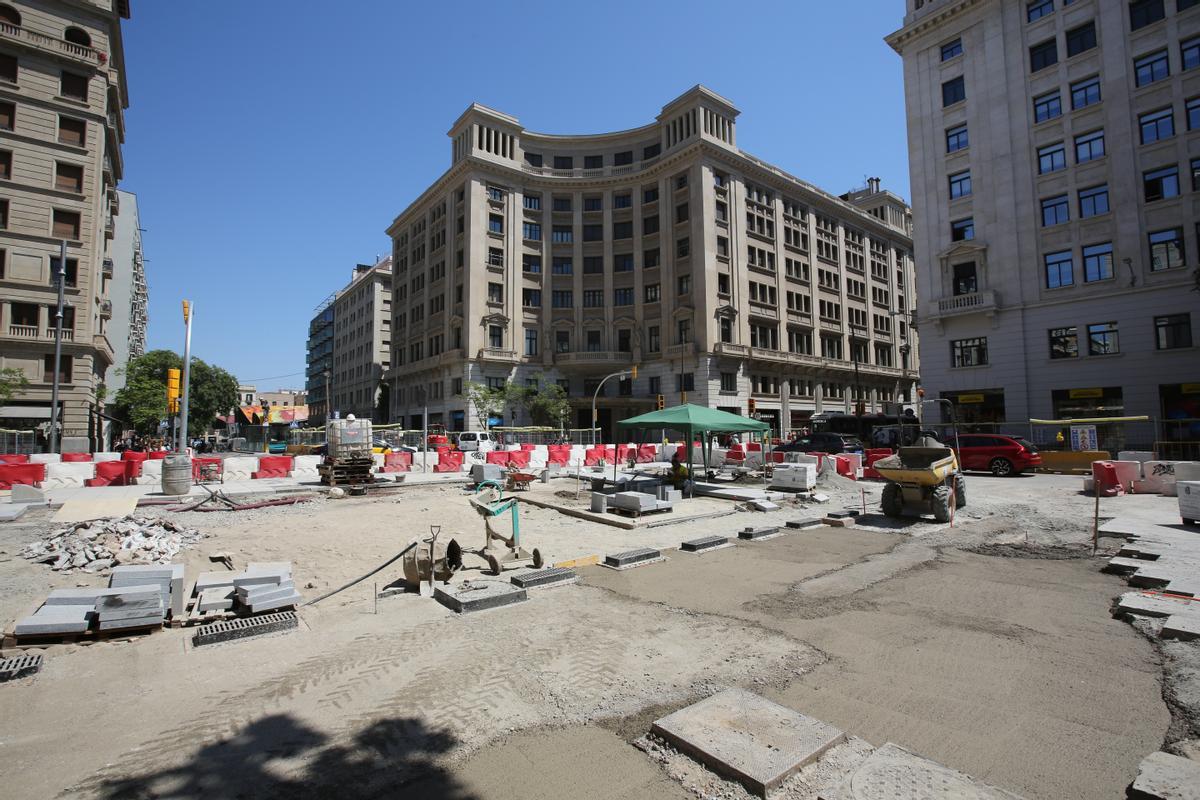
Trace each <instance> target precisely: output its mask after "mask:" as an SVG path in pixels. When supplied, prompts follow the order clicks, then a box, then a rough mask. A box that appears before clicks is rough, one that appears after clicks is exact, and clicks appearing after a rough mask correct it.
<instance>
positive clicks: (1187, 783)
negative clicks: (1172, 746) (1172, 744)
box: [1129, 751, 1200, 800]
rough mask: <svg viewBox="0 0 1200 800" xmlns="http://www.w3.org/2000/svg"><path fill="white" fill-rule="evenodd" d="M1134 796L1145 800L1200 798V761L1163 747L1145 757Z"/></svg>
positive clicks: (1199, 799) (1134, 785)
mask: <svg viewBox="0 0 1200 800" xmlns="http://www.w3.org/2000/svg"><path fill="white" fill-rule="evenodd" d="M1129 796H1130V797H1136V798H1141V800H1200V761H1192V760H1191V759H1188V758H1180V757H1179V756H1175V755H1171V754H1170V753H1164V752H1162V751H1159V752H1157V753H1151V754H1150V755H1148V756H1146V757H1145V758H1143V759H1142V763H1141V764H1139V765H1138V774H1137V777H1136V778H1134V780H1133V785H1132V786H1131V787H1130V792H1129Z"/></svg>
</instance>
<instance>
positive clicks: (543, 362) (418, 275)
mask: <svg viewBox="0 0 1200 800" xmlns="http://www.w3.org/2000/svg"><path fill="white" fill-rule="evenodd" d="M737 116H738V111H737V109H735V108H734V107H733V106H732V105H731V104H730V103H729V102H728V101H727V100H725V99H724V98H722V97H720V96H718V95H716V94H715V93H713V92H711V91H709V90H707V89H705V88H703V87H700V86H697V87H695V88H693V89H690V90H689V91H687V92H685V93H684V94H683V95H682V96H680V97H679V98H677V99H676V100H674V101H672V102H671V103H669V104H667V105H666V106H665V107H664V108H663V109H662V113H661V114H659V116H658V117H657V119H656V120H655V121H654V122H653V123H651V124H649V125H646V126H643V127H640V128H635V129H633V130H627V131H621V132H617V133H604V134H598V135H591V136H558V135H552V134H543V133H533V132H530V131H527V130H525V129H524V128H522V127H521V125H520V123H519V122H518V121H517V120H516V119H515V118H513V117H510V116H508V115H506V114H502V113H500V112H498V111H493V110H492V109H489V108H485V107H483V106H480V105H477V104H476V105H472V106H471V107H470V108H468V109H467V110H466V112H464V113H463V115H462V116H461V117H459V119H458V120H457V121H456V122H455V123H454V125H453V126H452V127H451V129H450V131H449V136H450V139H451V156H452V157H451V165H450V168H449V169H448V170H447V171H446V172H445V173H444V174H443V175H442V176H441V177H440V178H439V179H438V180H437V181H436V182H435V183H434V184H433V185H432V186H431V187H429V189H428V190H426V191H425V192H424V193H423V194H422V195H421V196H420V197H419V198H418V199H417V200H416V201H415V202H413V203H412V205H410V206H409V207H408V208H407V209H406V210H405V211H404V212H403V213H401V214H400V215H399V216H398V217H397V218H396V220H395V221H394V222H393V223H392V225H391V226H390V227H389V228H388V235H389V236H391V238H392V242H393V262H394V277H393V293H392V294H393V298H394V303H393V305H394V315H393V324H392V342H393V347H392V351H393V352H392V370H391V372H390V375H389V378H390V381H391V385H392V398H391V399H392V409H393V414H394V417H395V418H396V419H397V420H399V421H404V422H405V423H406V424H410V425H414V426H415V425H418V424H419V420H420V415H421V411H422V407H423V406H424V404H426V403H428V406H429V410H430V419H431V421H432V422H435V423H436V422H441V423H443V424H446V425H447V426H448V427H449V428H450V429H451V430H455V429H459V430H461V429H463V428H464V427H476V426H478V424H479V423H478V421H477V419H476V417H475V414H474V413H473V410H472V409H470V408H468V403H467V400H466V397H465V395H464V387H465V385H466V384H467V382H478V383H483V384H489V385H492V386H501V385H503V384H505V383H506V382H510V381H516V382H519V383H520V384H523V385H530V386H532V385H536V384H537V383H538V382H539V381H541V380H547V381H557V382H559V384H560V385H562V386H563V387H564V388H565V389H566V390H567V394H568V395H569V396H570V397H571V398H572V401H573V404H574V405H575V407H576V411H577V414H576V415H575V418H574V419H572V420H571V424H575V425H578V426H580V427H589V426H590V414H591V410H590V409H591V402H592V397H593V393H594V391H595V389H596V387H597V384H598V383H599V381H600V380H601V379H602V378H604V376H606V375H609V374H611V373H613V372H616V371H619V370H622V369H628V368H629V367H631V366H634V365H637V366H638V368H639V369H638V376H637V379H636V380H635V381H624V382H620V383H618V382H617V381H612V382H610V383H609V384H608V385H606V386H605V387H604V389H605V395H602V396H601V397H600V398H599V401H598V403H599V409H600V415H599V417H600V420H599V421H600V425H601V427H602V428H604V429H605V430H611V423H612V421H613V420H619V419H623V418H625V417H628V416H631V415H634V414H637V413H641V412H644V411H647V410H650V409H652V408H653V407H654V404H655V402H656V399H657V397H658V395H663V396H664V401H665V402H666V403H667V404H668V405H674V404H676V403H678V402H680V401H681V400H683V399H684V398H685V397H686V399H687V401H688V402H692V403H698V404H702V405H709V406H714V407H719V408H723V409H728V410H731V411H735V412H738V413H743V414H744V413H747V412H748V410H749V404H750V401H751V400H753V401H754V402H755V404H756V406H757V414H758V415H759V416H760V417H761V418H763V419H764V420H769V421H770V422H771V423H772V424H773V425H774V426H775V427H776V429H779V428H781V427H782V428H784V429H789V428H793V427H798V426H801V425H803V423H804V421H805V420H806V419H807V418H808V417H809V416H810V415H811V414H813V413H814V412H817V411H827V412H830V411H842V412H848V411H851V410H853V409H854V407H855V405H856V404H855V402H854V401H855V397H856V392H857V391H858V387H861V391H862V397H863V403H864V406H865V408H866V409H867V410H876V409H879V408H880V404H881V403H884V402H887V401H891V400H896V399H899V398H901V397H903V396H906V395H908V394H909V393H910V392H911V390H912V384H913V381H914V379H915V376H916V372H915V369H916V365H917V362H916V349H915V345H916V342H915V338H914V337H913V331H912V329H911V328H910V327H909V326H908V324H907V322H906V312H907V311H908V310H909V309H910V308H911V307H912V306H913V303H914V299H915V298H914V292H913V274H912V259H911V256H910V253H911V239H910V237H909V229H908V227H907V225H908V222H907V220H908V209H907V207H906V206H905V205H904V203H903V202H902V201H900V200H899V199H898V198H895V197H894V196H892V195H888V194H882V193H879V192H878V191H875V192H860V193H858V194H856V195H854V196H853V202H847V201H844V200H841V199H839V198H837V197H835V196H833V195H831V194H829V193H827V192H824V191H822V190H820V189H818V188H817V187H815V186H812V185H811V184H809V183H806V182H804V181H802V180H800V179H798V178H795V177H793V176H791V175H789V174H787V173H786V172H784V171H783V170H781V169H779V168H777V167H774V166H772V165H770V164H768V163H766V162H764V161H762V160H760V159H757V158H755V157H753V156H750V155H748V154H747V153H744V152H742V151H741V150H739V149H738V147H737V142H736V119H737ZM872 188H874V189H878V187H877V185H875V184H873V185H872ZM884 206H886V207H887V209H888V211H887V212H885V213H884V217H885V219H879V218H877V217H876V216H873V215H872V214H870V213H867V212H866V211H864V210H861V209H866V208H872V209H875V208H878V207H884ZM856 364H857V378H856ZM512 421H514V420H512V419H511V418H509V419H506V422H512ZM516 421H518V422H519V421H522V420H520V419H518V420H516Z"/></svg>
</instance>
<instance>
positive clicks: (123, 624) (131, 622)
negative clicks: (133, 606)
mask: <svg viewBox="0 0 1200 800" xmlns="http://www.w3.org/2000/svg"><path fill="white" fill-rule="evenodd" d="M162 621H163V615H162V613H161V612H159V613H156V614H148V615H146V616H144V617H129V618H122V619H104V618H101V619H100V630H102V631H119V630H125V629H126V628H148V627H150V626H152V625H162Z"/></svg>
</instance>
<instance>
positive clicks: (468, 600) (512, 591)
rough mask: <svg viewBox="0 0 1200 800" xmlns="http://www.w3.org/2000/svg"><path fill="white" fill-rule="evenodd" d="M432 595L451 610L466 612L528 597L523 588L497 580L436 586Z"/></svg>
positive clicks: (499, 605) (507, 603) (503, 604)
mask: <svg viewBox="0 0 1200 800" xmlns="http://www.w3.org/2000/svg"><path fill="white" fill-rule="evenodd" d="M433 597H434V599H435V600H437V601H438V602H439V603H441V604H442V605H444V606H445V607H446V608H448V609H450V610H451V611H454V612H457V613H459V614H467V613H470V612H473V611H486V610H488V609H490V608H500V607H502V606H508V605H512V604H513V603H520V602H523V601H525V600H526V599H527V598H528V595H527V594H526V592H525V590H524V589H518V588H517V587H516V586H513V585H512V584H511V583H500V582H499V581H482V582H479V581H472V582H470V583H467V582H464V583H461V584H459V585H458V586H438V587H437V588H436V589H435V590H434V592H433Z"/></svg>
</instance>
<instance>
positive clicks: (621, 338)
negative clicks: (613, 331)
mask: <svg viewBox="0 0 1200 800" xmlns="http://www.w3.org/2000/svg"><path fill="white" fill-rule="evenodd" d="M617 352H618V353H632V352H633V332H632V331H630V330H629V329H628V328H621V329H620V330H619V331H617ZM621 386H622V388H625V387H626V386H628V387H629V388H631V389H632V388H633V386H632V381H622V382H621ZM622 394H630V392H626V391H622Z"/></svg>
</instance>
